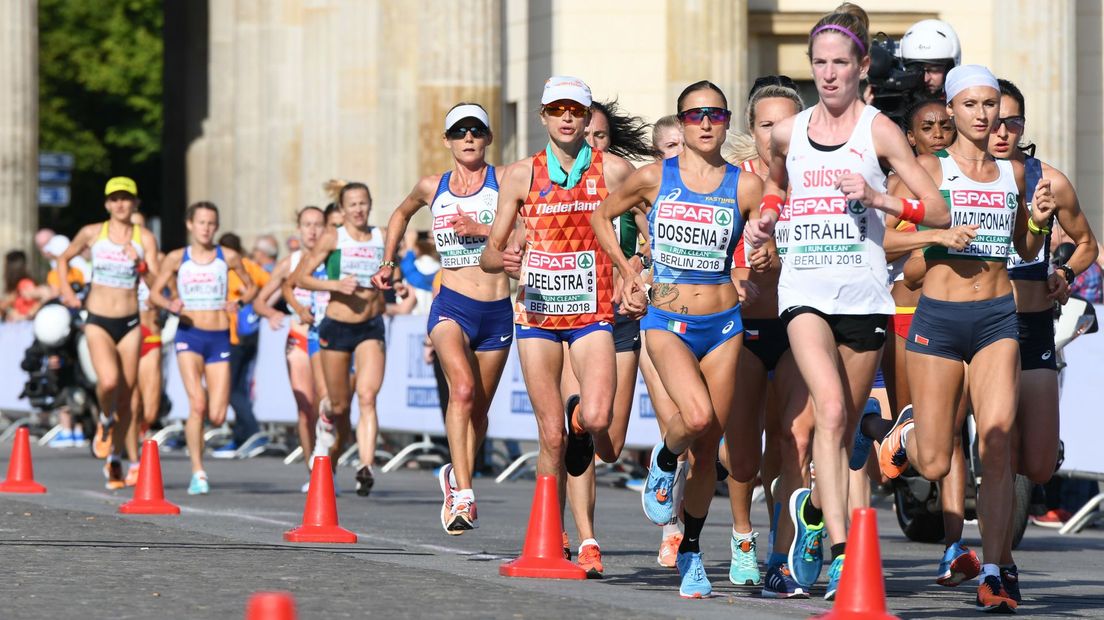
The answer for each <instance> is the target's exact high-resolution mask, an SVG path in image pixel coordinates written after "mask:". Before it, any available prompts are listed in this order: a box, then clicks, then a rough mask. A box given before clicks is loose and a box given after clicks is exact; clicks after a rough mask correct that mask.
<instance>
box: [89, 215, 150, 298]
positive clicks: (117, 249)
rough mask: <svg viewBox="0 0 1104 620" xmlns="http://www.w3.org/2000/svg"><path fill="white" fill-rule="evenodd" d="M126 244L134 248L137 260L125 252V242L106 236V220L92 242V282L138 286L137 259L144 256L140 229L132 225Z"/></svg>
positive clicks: (113, 285) (100, 284)
mask: <svg viewBox="0 0 1104 620" xmlns="http://www.w3.org/2000/svg"><path fill="white" fill-rule="evenodd" d="M131 231H132V232H131V236H130V240H129V241H128V242H127V244H129V245H130V247H131V248H133V249H134V252H135V253H136V254H137V260H135V258H134V257H132V256H129V255H128V254H127V244H119V243H115V242H114V241H112V240H111V238H110V237H109V236H108V222H104V223H103V226H102V227H101V228H100V234H99V235H97V236H96V240H95V241H94V242H93V243H92V248H91V251H92V284H95V285H99V286H107V287H110V288H122V289H133V288H135V287H136V286H138V261H140V260H142V258H143V257H144V256H145V249H144V248H142V229H141V227H139V226H137V225H134V226H132V227H131Z"/></svg>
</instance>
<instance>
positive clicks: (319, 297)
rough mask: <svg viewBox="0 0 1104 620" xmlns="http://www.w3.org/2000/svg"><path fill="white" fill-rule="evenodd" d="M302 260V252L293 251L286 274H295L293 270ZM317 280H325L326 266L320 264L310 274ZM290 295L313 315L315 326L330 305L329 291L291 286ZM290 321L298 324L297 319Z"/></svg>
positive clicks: (295, 317) (293, 318)
mask: <svg viewBox="0 0 1104 620" xmlns="http://www.w3.org/2000/svg"><path fill="white" fill-rule="evenodd" d="M302 258H303V250H295V251H294V252H292V253H291V256H290V257H288V273H289V274H292V273H295V269H296V268H297V267H299V261H300V260H301V259H302ZM311 275H312V276H314V277H315V278H316V279H318V280H325V279H326V264H325V263H322V264H321V265H319V266H318V267H316V268H315V270H314V273H313V274H311ZM291 293H292V295H294V296H295V301H297V302H299V305H300V306H303V307H305V308H309V309H310V311H311V314H313V315H314V319H315V324H316V325H317V324H318V321H321V320H322V319H323V318H325V316H326V305H327V304H328V303H330V292H329V291H310V290H307V289H305V288H301V287H298V286H293V287H292V288H291ZM292 320H294V321H295V322H296V323H298V322H299V317H297V316H293V317H292Z"/></svg>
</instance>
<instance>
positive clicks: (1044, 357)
mask: <svg viewBox="0 0 1104 620" xmlns="http://www.w3.org/2000/svg"><path fill="white" fill-rule="evenodd" d="M1043 359H1044V360H1048V359H1050V351H1047V352H1046V353H1043Z"/></svg>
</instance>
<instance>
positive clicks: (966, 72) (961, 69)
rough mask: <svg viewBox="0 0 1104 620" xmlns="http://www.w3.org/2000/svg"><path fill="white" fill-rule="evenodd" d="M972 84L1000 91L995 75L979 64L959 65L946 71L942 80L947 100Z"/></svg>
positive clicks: (972, 85)
mask: <svg viewBox="0 0 1104 620" xmlns="http://www.w3.org/2000/svg"><path fill="white" fill-rule="evenodd" d="M974 86H988V87H989V88H992V89H993V90H995V91H997V92H998V93H999V92H1000V84H998V83H997V78H996V76H994V75H993V72H992V71H990V70H989V69H988V68H986V67H983V66H981V65H959V66H957V67H955V68H954V69H951V70H950V71H948V72H947V79H946V80H945V81H944V82H943V90H944V91H945V92H946V93H947V101H948V102H950V101H951V100H953V99H954V98H955V95H957V94H958V93H960V92H962V91H964V90H966V89H967V88H972V87H974Z"/></svg>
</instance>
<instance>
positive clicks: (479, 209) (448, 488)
mask: <svg viewBox="0 0 1104 620" xmlns="http://www.w3.org/2000/svg"><path fill="white" fill-rule="evenodd" d="M492 140H493V136H492V135H491V130H490V119H489V118H488V117H487V111H486V110H484V109H483V107H482V106H480V105H478V104H474V103H459V104H457V105H455V106H453V108H452V109H451V110H449V112H448V113H447V114H446V115H445V128H444V135H443V136H442V142H443V143H444V146H445V148H447V149H449V151H450V152H451V154H452V170H450V171H449V172H446V173H444V174H433V175H429V176H426V177H422V179H421V180H420V181H418V184H417V185H415V186H414V189H412V190H410V194H408V195H407V197H406V198H405V199H404V200H403V202H402V204H400V205H399V207H398V208H397V209H395V212H394V213H392V214H391V220H390V221H389V222H388V224H387V238H388V240H389V242H388V244H387V248H386V250H385V251H384V258H385V261H384V263H383V266H382V267H380V270H379V271H378V272H376V274H375V275H374V276H373V277H372V282H373V283H375V285H376V287H378V288H381V289H387V288H391V286H392V283H391V276H392V272H393V270H394V257H395V254H396V252H397V251H398V244H399V239H402V236H403V233H404V232H405V231H406V226H407V224H408V223H409V222H410V218H411V217H412V216H413V215H414V214H415V213H417V212H418V210H419V209H421V208H422V207H423V206H425V205H427V204H428V205H430V211H431V212H432V215H433V231H432V234H433V242H434V244H435V245H436V246H437V252H438V254H440V255H441V288H440V292H439V293H438V294H437V296H436V297H435V298H434V300H433V305H432V307H431V308H430V311H429V322H428V324H427V326H426V332H427V334H428V337H429V339H430V340H431V341H432V343H433V348H434V351H435V352H436V355H437V359H438V361H439V362H440V364H441V368H442V370H444V373H445V378H446V379H448V384H449V398H448V408H447V411H446V413H445V431H446V433H447V435H448V442H449V452H450V453H451V455H452V462H451V463H446V464H445V466H444V467H442V468H441V469H440V471H439V472H438V482H439V483H440V485H441V493H442V494H443V495H444V501H443V504H442V506H441V527H442V528H444V530H445V532H446V533H448V534H450V535H452V536H457V535H459V534H463V533H464V532H465V531H467V530H471V529H474V528H476V527H479V519H478V513H477V511H476V506H475V492H474V491H473V490H472V470H473V468H474V465H475V455H476V452H478V450H479V446H480V445H481V444H482V443H483V438H484V437H485V436H486V434H487V410H488V409H490V406H491V400H492V399H493V398H494V393H495V390H496V389H497V388H498V380H499V378H500V377H501V376H502V369H503V368H504V367H505V365H506V358H507V357H508V356H509V353H510V343H511V342H513V339H514V328H513V326H514V314H513V306H511V304H510V285H509V282H508V279H507V276H506V274H505V273H497V274H491V273H486V272H484V271H483V270H482V269H480V268H479V257H480V256H482V254H483V248H484V246H486V245H487V235H488V234H490V232H491V224H492V223H493V222H494V218H495V213H496V212H497V209H498V181H499V177H498V176H497V175H496V170H495V167H494V166H491V165H489V164H488V163H487V160H486V154H487V147H488V146H490V144H491V141H492ZM477 378H478V380H477Z"/></svg>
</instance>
